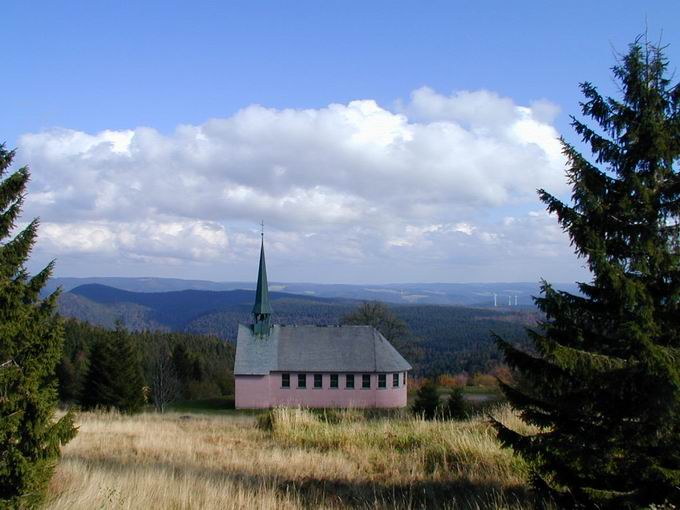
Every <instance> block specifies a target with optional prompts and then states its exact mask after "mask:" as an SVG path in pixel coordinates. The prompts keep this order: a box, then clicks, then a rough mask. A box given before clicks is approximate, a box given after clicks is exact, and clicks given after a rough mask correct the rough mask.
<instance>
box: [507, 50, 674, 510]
mask: <svg viewBox="0 0 680 510" xmlns="http://www.w3.org/2000/svg"><path fill="white" fill-rule="evenodd" d="M666 69H667V60H666V59H665V57H664V54H663V49H662V48H659V47H657V46H654V45H651V44H649V43H648V42H647V41H646V39H638V40H637V41H636V42H635V43H634V44H632V45H631V46H630V50H629V52H628V53H627V54H626V55H625V56H623V57H622V59H621V61H620V62H619V64H618V65H616V66H615V67H614V68H613V72H614V76H615V78H616V80H617V81H618V83H619V86H620V90H621V94H622V98H621V99H620V100H618V99H614V98H610V97H608V98H605V97H602V96H601V95H600V93H599V92H598V90H597V89H596V87H594V86H593V85H591V84H590V83H583V84H582V85H581V90H582V92H583V94H584V96H585V101H584V102H583V103H582V104H581V108H582V112H583V115H584V116H587V117H590V118H592V119H593V120H594V121H595V122H596V123H597V124H598V125H599V127H598V128H591V127H589V126H587V125H586V124H584V123H583V122H581V121H579V120H577V119H576V118H572V126H573V127H574V129H575V131H576V132H577V133H578V134H579V135H580V136H581V138H582V140H583V142H584V143H585V144H587V145H588V146H589V148H590V150H591V151H592V153H593V161H592V162H591V161H589V160H588V159H587V158H586V157H584V156H583V155H581V154H580V153H579V152H578V151H577V150H576V148H575V147H574V146H572V145H570V144H568V143H567V142H566V141H564V140H562V146H563V151H564V154H565V155H566V156H567V159H568V170H567V175H568V178H569V181H570V183H571V185H572V201H571V203H570V204H567V203H564V202H562V201H560V200H558V199H557V198H556V197H554V196H552V195H551V194H549V193H547V192H546V191H544V190H539V195H540V198H541V200H542V201H543V202H544V203H545V204H547V208H548V210H549V211H550V212H553V213H555V214H556V215H557V219H558V221H559V223H560V225H561V226H562V228H563V229H564V230H565V231H566V232H567V233H568V234H569V236H570V238H571V241H572V245H573V246H574V247H575V250H576V253H577V254H578V255H579V256H580V257H582V258H584V259H585V260H586V261H587V264H588V267H589V268H590V271H591V273H592V277H593V278H592V281H591V282H590V283H588V284H585V283H584V284H580V290H581V292H582V295H572V294H568V293H566V292H560V291H556V290H555V289H553V288H552V287H551V286H550V285H549V284H547V283H545V282H544V284H543V287H542V296H541V297H540V298H537V299H536V303H537V305H538V307H539V308H540V309H541V310H542V311H543V312H544V313H545V315H546V320H545V322H544V323H543V324H542V328H541V331H540V332H530V336H531V338H532V341H533V344H534V347H535V352H532V353H527V352H523V351H521V350H518V349H517V348H515V347H514V346H512V345H510V344H509V343H507V342H505V341H503V340H502V339H500V338H498V339H497V341H498V345H499V346H500V348H501V349H502V350H503V351H504V353H505V356H506V359H507V361H508V362H509V363H510V364H511V365H512V366H514V367H515V368H516V369H518V370H519V371H520V373H521V374H522V375H523V377H524V378H525V379H526V380H527V381H528V383H529V384H528V385H523V387H522V388H521V389H519V388H513V387H510V386H507V385H502V386H503V389H504V390H505V393H506V395H507V397H508V399H509V400H510V402H511V403H512V405H513V406H514V407H515V408H517V409H519V410H520V411H521V416H522V417H523V419H524V420H525V421H527V422H529V423H531V424H534V425H536V426H538V427H539V428H540V431H539V432H538V433H536V434H534V435H530V436H524V435H520V434H518V433H516V432H514V431H512V430H510V429H508V428H506V427H504V426H503V425H502V424H497V427H498V430H499V435H500V438H501V440H502V441H504V442H505V443H506V444H508V445H511V446H512V447H513V448H515V449H516V450H517V451H518V452H519V453H520V454H521V455H522V456H524V457H525V458H526V459H528V460H529V461H530V464H531V465H532V466H533V468H534V471H535V475H536V482H537V484H539V485H543V486H547V487H549V488H550V489H552V492H553V494H555V495H556V497H558V498H561V497H564V498H566V501H569V502H570V503H569V505H571V504H573V503H574V502H577V503H582V504H584V505H586V506H589V507H598V508H603V507H609V508H622V507H638V506H641V505H645V504H649V503H654V502H656V503H661V502H664V501H668V502H671V503H674V504H676V505H677V504H678V503H680V309H679V307H680V305H679V303H680V250H679V237H678V234H679V231H680V227H679V226H678V222H679V219H680V177H679V174H678V167H677V165H678V159H679V157H680V87H678V86H677V85H672V84H671V82H670V80H669V78H668V77H667V73H666Z"/></svg>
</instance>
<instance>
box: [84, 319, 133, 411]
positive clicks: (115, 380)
mask: <svg viewBox="0 0 680 510" xmlns="http://www.w3.org/2000/svg"><path fill="white" fill-rule="evenodd" d="M143 387H144V376H143V374H142V362H141V356H140V352H139V349H138V347H137V345H136V344H135V342H134V340H133V338H132V336H131V335H130V334H129V333H128V332H127V331H125V330H124V329H123V328H122V327H118V328H117V329H116V331H114V332H109V333H108V334H107V335H106V336H104V337H103V338H101V339H100V340H99V341H97V343H96V344H95V345H94V347H93V348H92V353H91V354H90V367H89V370H88V373H87V377H86V379H85V383H84V385H83V388H82V395H81V402H82V404H83V406H84V407H85V408H87V409H93V408H96V407H102V408H116V409H118V410H119V411H122V412H126V413H135V412H138V411H140V410H141V408H142V406H143V405H144V393H143Z"/></svg>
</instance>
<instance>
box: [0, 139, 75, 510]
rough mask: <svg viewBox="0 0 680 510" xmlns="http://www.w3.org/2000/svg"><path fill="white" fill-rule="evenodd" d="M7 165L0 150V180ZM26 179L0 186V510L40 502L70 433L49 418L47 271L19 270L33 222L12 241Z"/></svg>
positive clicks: (53, 399)
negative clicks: (44, 293) (44, 292)
mask: <svg viewBox="0 0 680 510" xmlns="http://www.w3.org/2000/svg"><path fill="white" fill-rule="evenodd" d="M13 158H14V151H8V150H6V149H5V146H4V145H0V177H3V176H4V175H5V174H6V172H7V171H8V169H9V167H10V165H11V163H12V159H13ZM28 179H29V173H28V168H27V167H23V168H20V169H18V170H17V171H16V172H14V173H12V174H11V175H9V176H8V177H6V178H5V179H4V180H2V181H0V507H7V508H31V507H34V506H36V505H37V504H38V503H39V502H40V501H41V500H42V498H43V497H44V494H45V491H46V488H47V483H48V482H49V479H50V477H51V476H52V471H53V469H54V466H55V463H56V460H57V458H58V456H59V447H60V446H61V445H62V444H64V443H65V442H66V441H68V440H69V439H71V438H72V437H73V436H74V435H75V432H76V429H75V428H74V427H73V420H72V415H71V414H70V413H69V414H67V415H66V416H64V417H62V418H61V419H60V420H55V419H54V410H55V407H56V404H57V390H56V384H55V377H54V371H55V367H56V365H57V363H58V362H59V359H60V357H61V352H62V346H63V329H62V326H61V324H60V322H59V321H58V319H57V317H56V316H55V313H54V312H55V303H56V299H57V293H54V294H52V295H50V296H49V297H47V298H45V299H41V297H40V291H41V289H42V288H43V287H44V285H45V283H46V282H47V279H48V278H49V276H50V274H51V272H52V264H49V265H48V266H47V267H46V268H45V269H43V270H42V271H41V272H39V273H38V274H37V275H35V276H33V277H30V276H29V275H28V273H27V271H26V269H25V267H24V264H25V263H26V261H27V260H28V256H29V254H30V251H31V248H32V246H33V243H34V242H35V239H36V236H37V228H38V221H37V220H33V221H32V222H31V223H29V224H28V226H27V227H26V228H24V229H23V230H22V231H21V232H19V233H18V234H16V235H15V236H14V237H12V231H13V229H14V227H15V225H16V222H17V220H18V218H19V214H20V212H21V206H22V204H23V199H24V194H25V192H26V184H27V183H28Z"/></svg>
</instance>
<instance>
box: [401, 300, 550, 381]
mask: <svg viewBox="0 0 680 510" xmlns="http://www.w3.org/2000/svg"><path fill="white" fill-rule="evenodd" d="M392 310H393V311H394V313H395V315H397V317H399V318H400V319H402V320H403V321H404V322H405V323H406V324H407V325H408V327H409V328H410V330H411V331H412V333H413V335H415V336H416V337H417V338H418V339H420V340H419V341H418V345H417V348H418V354H419V355H418V359H416V360H415V363H412V364H413V365H414V368H415V369H416V370H415V375H417V376H425V377H430V378H435V377H437V376H439V375H442V374H447V373H448V374H455V373H461V372H467V373H469V374H473V373H476V372H481V373H487V372H491V371H492V370H494V368H496V367H498V366H499V365H502V364H503V363H504V360H503V356H502V354H501V353H500V352H499V350H498V349H497V348H496V345H495V343H494V340H493V337H492V332H493V333H496V334H498V335H501V336H503V338H507V339H508V341H510V342H511V343H513V344H515V345H519V346H527V345H528V342H529V339H528V336H527V332H526V329H527V327H529V328H536V327H537V326H536V324H537V321H538V320H539V318H540V314H539V313H538V312H534V311H525V312H498V311H496V310H486V309H480V308H466V307H456V306H441V305H418V306H393V307H392Z"/></svg>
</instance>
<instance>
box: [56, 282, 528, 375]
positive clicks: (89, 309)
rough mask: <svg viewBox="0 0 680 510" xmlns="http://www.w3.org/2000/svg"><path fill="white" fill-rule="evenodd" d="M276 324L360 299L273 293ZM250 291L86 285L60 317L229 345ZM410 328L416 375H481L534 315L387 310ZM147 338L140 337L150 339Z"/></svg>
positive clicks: (329, 312) (324, 317) (344, 308)
mask: <svg viewBox="0 0 680 510" xmlns="http://www.w3.org/2000/svg"><path fill="white" fill-rule="evenodd" d="M270 296H271V299H272V304H273V305H272V306H273V307H274V320H275V322H277V323H280V324H319V325H328V324H338V323H339V322H340V319H341V318H342V317H343V316H344V315H346V314H348V313H349V312H351V311H353V310H354V309H355V308H356V307H357V306H359V304H360V303H361V302H360V301H356V300H348V299H322V298H318V297H313V296H298V295H294V294H286V293H282V292H272V293H271V295H270ZM253 300H254V292H253V291H248V290H232V291H222V292H214V291H199V290H185V291H177V292H148V293H137V292H128V291H123V290H119V289H113V288H111V287H106V286H104V285H84V286H81V287H78V288H76V289H74V290H73V291H71V292H66V293H64V294H63V295H62V296H61V298H60V302H59V310H60V313H61V314H62V315H64V316H67V317H75V318H77V319H80V320H83V321H87V322H90V323H92V324H98V325H100V326H103V327H105V328H109V329H112V328H114V327H115V324H116V322H118V321H119V322H120V323H122V324H123V325H124V326H125V327H126V328H127V329H130V330H133V331H144V330H160V331H175V332H185V333H189V334H192V337H191V338H199V335H212V336H214V337H218V338H221V339H223V340H227V341H229V342H234V341H235V340H236V331H237V327H238V323H239V322H242V323H247V322H249V321H250V313H251V309H252V303H253ZM391 308H392V310H393V311H394V312H395V314H396V315H397V316H399V317H400V318H401V319H403V320H404V321H405V322H406V323H407V324H408V326H409V327H410V328H411V331H412V333H413V337H414V338H415V340H414V341H415V342H417V346H416V348H415V349H414V351H415V352H417V353H418V354H419V355H418V356H414V357H413V358H414V359H410V361H411V363H412V364H413V366H414V368H415V369H416V373H417V374H419V375H438V374H441V373H447V372H448V373H455V372H462V371H467V372H476V371H486V370H489V369H490V368H492V367H493V366H495V365H497V364H498V363H499V362H500V356H499V353H498V351H497V350H496V347H495V345H494V344H493V342H492V340H491V334H490V333H491V331H494V332H496V333H498V334H500V335H503V337H504V338H508V339H510V340H511V341H513V342H515V343H519V344H522V343H523V342H524V341H525V340H526V333H525V327H526V326H533V325H534V324H535V323H536V320H537V317H538V316H537V312H536V311H535V310H533V309H531V308H528V307H513V308H506V309H501V308H498V309H494V308H469V307H460V306H445V305H391ZM149 334H150V333H144V335H149Z"/></svg>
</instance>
